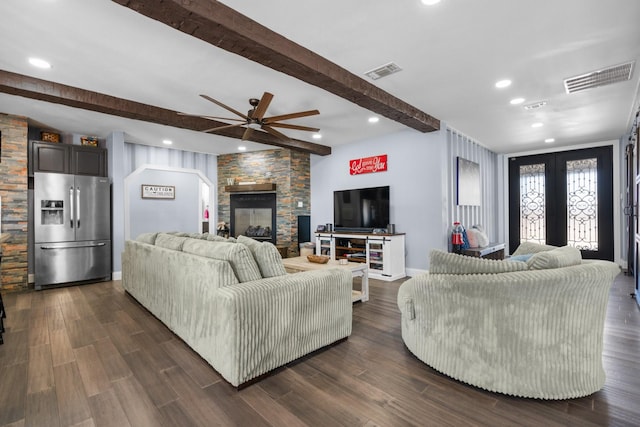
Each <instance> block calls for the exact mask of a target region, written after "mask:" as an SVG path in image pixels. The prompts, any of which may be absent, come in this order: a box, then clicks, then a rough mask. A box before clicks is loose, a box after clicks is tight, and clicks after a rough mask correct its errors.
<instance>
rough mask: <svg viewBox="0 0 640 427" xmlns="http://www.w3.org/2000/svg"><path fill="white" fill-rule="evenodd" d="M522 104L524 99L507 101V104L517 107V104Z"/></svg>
mask: <svg viewBox="0 0 640 427" xmlns="http://www.w3.org/2000/svg"><path fill="white" fill-rule="evenodd" d="M523 102H524V98H513V99H512V100H511V101H509V104H511V105H518V104H522V103H523Z"/></svg>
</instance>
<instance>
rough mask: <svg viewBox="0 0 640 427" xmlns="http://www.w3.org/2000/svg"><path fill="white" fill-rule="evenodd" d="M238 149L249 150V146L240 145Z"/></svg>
mask: <svg viewBox="0 0 640 427" xmlns="http://www.w3.org/2000/svg"><path fill="white" fill-rule="evenodd" d="M238 151H247V147H245V146H244V145H240V146H239V147H238Z"/></svg>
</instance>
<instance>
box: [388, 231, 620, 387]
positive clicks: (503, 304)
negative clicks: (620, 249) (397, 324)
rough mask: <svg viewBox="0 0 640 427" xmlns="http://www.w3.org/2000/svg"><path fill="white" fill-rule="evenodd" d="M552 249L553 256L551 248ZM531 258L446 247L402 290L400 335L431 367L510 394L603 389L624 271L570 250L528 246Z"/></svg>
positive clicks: (525, 248)
mask: <svg viewBox="0 0 640 427" xmlns="http://www.w3.org/2000/svg"><path fill="white" fill-rule="evenodd" d="M550 249H552V250H550ZM525 253H529V254H533V255H532V256H531V257H530V258H529V259H528V260H527V261H526V262H520V261H509V260H506V261H495V260H485V259H480V258H471V257H466V256H461V255H456V254H449V253H445V252H441V251H433V252H432V253H431V256H430V271H429V273H426V274H422V275H419V276H416V277H413V278H411V279H409V280H407V281H406V282H405V283H403V284H402V285H401V286H400V289H399V292H398V306H399V308H400V311H401V313H402V338H403V340H404V342H405V344H406V346H407V348H408V349H409V350H410V351H411V352H412V353H413V354H414V355H415V356H416V357H417V358H418V359H420V360H422V361H423V362H425V363H426V364H427V365H429V366H431V367H432V368H433V369H435V370H437V371H439V372H441V373H443V374H445V375H448V376H450V377H452V378H455V379H457V380H460V381H462V382H465V383H468V384H471V385H474V386H477V387H480V388H483V389H486V390H489V391H492V392H499V393H505V394H509V395H513V396H520V397H529V398H538V399H569V398H576V397H581V396H586V395H589V394H592V393H594V392H596V391H598V390H600V389H601V388H602V386H603V385H604V382H605V372H604V369H603V366H602V348H603V341H602V338H603V327H604V319H605V314H606V310H607V301H608V296H609V289H610V287H611V285H612V283H613V280H614V278H615V276H616V275H617V274H618V273H619V272H620V268H619V267H618V265H616V264H614V263H612V262H608V261H595V260H594V261H586V260H585V261H583V260H581V259H580V252H579V251H578V250H577V249H574V248H570V247H562V248H555V249H553V248H552V247H549V246H543V245H536V244H530V243H528V244H523V245H521V247H520V248H518V250H517V251H516V252H515V253H514V255H522V254H525Z"/></svg>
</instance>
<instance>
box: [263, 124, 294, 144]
mask: <svg viewBox="0 0 640 427" xmlns="http://www.w3.org/2000/svg"><path fill="white" fill-rule="evenodd" d="M260 129H262V130H264V131H267V132H269V133H270V134H271V135H273V136H275V137H277V138H280V139H282V140H285V141H289V140H290V139H291V138H289V137H288V136H287V135H285V134H283V133H280V132H278V131H277V130H275V129H274V128H272V127H271V126H267V125H262V127H261V128H260Z"/></svg>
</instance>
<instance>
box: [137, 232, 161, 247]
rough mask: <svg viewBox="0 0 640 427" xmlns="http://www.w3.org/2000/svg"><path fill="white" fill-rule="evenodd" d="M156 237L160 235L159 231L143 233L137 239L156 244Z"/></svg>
mask: <svg viewBox="0 0 640 427" xmlns="http://www.w3.org/2000/svg"><path fill="white" fill-rule="evenodd" d="M156 237H158V233H142V234H140V235H139V236H138V237H136V241H138V242H142V243H148V244H150V245H155V244H156Z"/></svg>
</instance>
